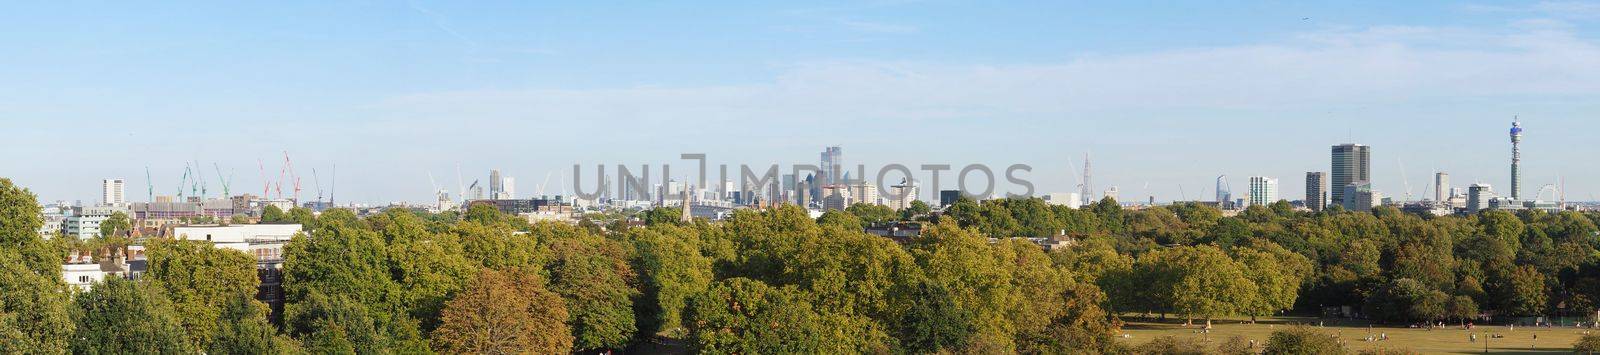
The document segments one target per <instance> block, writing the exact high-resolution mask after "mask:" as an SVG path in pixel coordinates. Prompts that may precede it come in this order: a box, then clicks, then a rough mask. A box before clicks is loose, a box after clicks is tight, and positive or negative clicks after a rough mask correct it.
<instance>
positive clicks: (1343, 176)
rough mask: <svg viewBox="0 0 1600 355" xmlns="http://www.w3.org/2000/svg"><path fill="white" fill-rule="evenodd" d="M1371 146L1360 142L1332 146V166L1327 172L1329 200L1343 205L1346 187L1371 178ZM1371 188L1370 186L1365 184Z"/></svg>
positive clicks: (1368, 188)
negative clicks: (1330, 181)
mask: <svg viewBox="0 0 1600 355" xmlns="http://www.w3.org/2000/svg"><path fill="white" fill-rule="evenodd" d="M1371 162H1372V147H1368V146H1365V145H1360V144H1351V143H1347V144H1340V145H1336V146H1333V166H1332V168H1333V169H1332V170H1330V171H1331V172H1330V173H1329V177H1330V180H1332V183H1333V184H1332V191H1331V192H1332V195H1333V198H1332V199H1330V202H1332V203H1336V204H1340V205H1344V204H1345V191H1348V190H1349V189H1347V188H1346V187H1349V185H1350V184H1353V183H1355V182H1357V181H1371V180H1372V164H1371ZM1366 189H1367V190H1369V191H1370V190H1371V189H1372V186H1367V187H1366Z"/></svg>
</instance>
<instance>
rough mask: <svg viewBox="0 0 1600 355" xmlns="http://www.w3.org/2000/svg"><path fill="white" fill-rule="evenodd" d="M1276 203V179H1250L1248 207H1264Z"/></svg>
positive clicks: (1260, 177)
mask: <svg viewBox="0 0 1600 355" xmlns="http://www.w3.org/2000/svg"><path fill="white" fill-rule="evenodd" d="M1273 202H1278V179H1274V178H1270V177H1265V176H1251V177H1250V205H1251V206H1266V205H1268V204H1272V203H1273Z"/></svg>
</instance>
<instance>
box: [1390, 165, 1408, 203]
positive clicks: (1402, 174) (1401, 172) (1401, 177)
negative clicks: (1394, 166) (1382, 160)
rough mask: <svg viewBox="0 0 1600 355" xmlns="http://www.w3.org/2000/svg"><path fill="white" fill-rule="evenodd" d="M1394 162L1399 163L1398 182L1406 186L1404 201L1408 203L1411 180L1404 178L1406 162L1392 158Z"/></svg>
mask: <svg viewBox="0 0 1600 355" xmlns="http://www.w3.org/2000/svg"><path fill="white" fill-rule="evenodd" d="M1394 161H1395V162H1397V163H1400V181H1401V182H1403V183H1405V184H1406V201H1408V202H1409V201H1411V178H1410V177H1407V176H1406V162H1405V161H1404V160H1400V158H1398V157H1397V158H1394Z"/></svg>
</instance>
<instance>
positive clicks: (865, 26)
mask: <svg viewBox="0 0 1600 355" xmlns="http://www.w3.org/2000/svg"><path fill="white" fill-rule="evenodd" d="M835 22H837V23H839V25H842V26H844V27H845V28H848V29H850V30H853V31H857V32H867V33H881V34H912V33H917V32H920V31H922V29H921V28H918V27H917V26H911V25H899V24H892V23H884V22H872V21H858V20H849V19H838V20H836V21H835Z"/></svg>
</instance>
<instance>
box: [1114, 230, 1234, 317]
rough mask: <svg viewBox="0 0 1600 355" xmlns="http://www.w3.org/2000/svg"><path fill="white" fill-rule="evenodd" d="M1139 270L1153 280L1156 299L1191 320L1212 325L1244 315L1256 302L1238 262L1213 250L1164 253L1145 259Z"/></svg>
mask: <svg viewBox="0 0 1600 355" xmlns="http://www.w3.org/2000/svg"><path fill="white" fill-rule="evenodd" d="M1146 259H1148V261H1147V260H1146ZM1139 266H1142V267H1141V269H1144V272H1145V273H1146V274H1148V275H1152V276H1153V280H1152V281H1153V282H1151V283H1150V285H1151V287H1152V288H1153V292H1156V294H1157V299H1158V300H1162V301H1165V302H1166V303H1165V304H1167V305H1168V306H1169V307H1170V309H1171V310H1172V311H1173V312H1176V313H1178V314H1182V315H1185V316H1186V317H1189V318H1191V319H1192V318H1194V317H1199V318H1203V319H1206V320H1207V321H1210V320H1211V318H1212V317H1217V316H1224V315H1232V314H1241V313H1245V311H1246V309H1247V308H1248V306H1249V305H1251V304H1252V303H1254V302H1256V301H1255V297H1256V291H1254V290H1256V289H1257V288H1256V287H1257V286H1256V285H1255V283H1254V282H1252V281H1251V280H1250V278H1249V277H1247V275H1245V273H1244V271H1243V270H1242V269H1241V267H1240V265H1239V264H1238V263H1237V262H1234V261H1233V259H1232V258H1229V257H1228V254H1226V253H1223V252H1222V249H1219V248H1217V247H1214V246H1209V245H1201V246H1193V247H1178V248H1172V249H1168V250H1162V251H1160V252H1157V253H1152V254H1150V255H1146V256H1144V257H1142V258H1141V259H1140V260H1139V263H1138V264H1136V267H1139Z"/></svg>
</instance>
